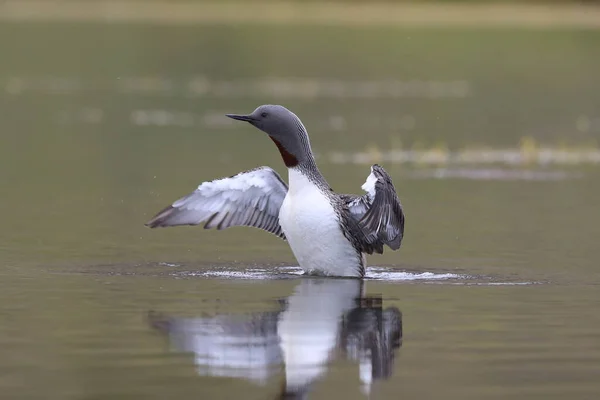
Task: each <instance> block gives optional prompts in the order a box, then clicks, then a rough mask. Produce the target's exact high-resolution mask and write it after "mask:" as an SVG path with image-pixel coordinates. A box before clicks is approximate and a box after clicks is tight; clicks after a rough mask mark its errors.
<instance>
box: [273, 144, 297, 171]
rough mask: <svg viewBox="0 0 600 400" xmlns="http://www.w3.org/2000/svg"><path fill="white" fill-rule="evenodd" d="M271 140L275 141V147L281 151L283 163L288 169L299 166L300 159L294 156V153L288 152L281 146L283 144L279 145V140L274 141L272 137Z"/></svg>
mask: <svg viewBox="0 0 600 400" xmlns="http://www.w3.org/2000/svg"><path fill="white" fill-rule="evenodd" d="M269 137H270V136H269ZM271 140H272V141H273V143H275V145H276V146H277V148H278V149H279V153H280V154H281V158H283V162H284V164H285V166H286V167H288V168H292V167H295V166H296V165H298V159H297V158H296V156H295V155H293V154H292V153H290V152H289V151H287V150H286V149H285V148H284V147H283V146H282V145H281V143H279V142H278V141H277V140H275V139H273V138H272V137H271Z"/></svg>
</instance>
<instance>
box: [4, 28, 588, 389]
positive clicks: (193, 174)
mask: <svg viewBox="0 0 600 400" xmlns="http://www.w3.org/2000/svg"><path fill="white" fill-rule="evenodd" d="M265 37H268V38H269V40H265ZM323 37H327V38H328V39H329V40H328V41H324V40H317V39H319V38H323ZM290 43H296V46H297V47H296V48H295V49H291V47H290V46H289V44H290ZM373 43H376V45H373ZM599 44H600V34H599V33H598V32H595V31H560V32H550V31H549V32H544V31H535V32H534V31H510V32H508V31H495V30H486V31H463V30H459V29H455V30H449V31H443V30H436V29H425V30H422V29H393V28H386V29H383V28H382V29H378V28H352V29H350V28H343V27H338V28H324V27H321V28H313V27H304V28H303V27H261V26H253V27H243V26H237V27H223V26H213V27H210V26H199V27H190V26H187V27H178V26H171V27H167V26H165V27H152V26H145V25H131V26H129V25H86V24H42V23H39V24H28V23H21V24H10V23H4V24H2V25H0V50H1V52H2V54H3V57H2V58H3V62H2V63H1V65H0V100H1V107H0V135H1V137H2V145H1V146H0V167H1V168H0V177H1V178H2V182H3V185H2V187H3V190H2V196H1V200H0V210H1V211H2V214H3V224H2V227H0V275H1V279H0V318H1V321H2V323H1V324H0V352H1V354H2V357H0V372H1V373H0V392H1V393H2V398H11V399H12V398H14V399H21V398H22V399H37V398H44V399H54V398H56V399H83V398H85V399H112V398H114V399H137V398H145V399H150V398H156V399H164V398H210V399H221V398H222V399H226V398H232V397H236V396H237V397H241V396H243V397H244V398H246V399H264V398H271V399H272V398H278V397H281V396H284V395H287V396H290V398H292V397H293V396H297V397H299V398H301V397H302V396H307V397H310V398H314V399H320V398H322V399H326V398H338V397H339V398H347V399H354V398H357V399H359V398H366V397H368V396H370V397H371V398H379V399H396V398H414V399H427V398H441V397H444V398H450V399H465V398H470V399H471V398H472V399H501V398H502V399H505V398H519V399H521V398H522V399H537V398H539V399H542V398H543V399H549V398H551V399H553V398H556V399H565V398H568V399H595V398H597V396H598V394H599V393H600V381H599V380H598V377H599V376H600V314H599V313H598V305H599V302H600V294H599V290H600V286H599V285H600V272H599V271H600V269H599V268H598V260H599V258H600V246H598V238H599V237H600V214H599V213H598V204H600V187H599V185H598V182H600V169H599V168H600V165H599V164H598V163H594V162H591V161H589V160H588V161H581V162H579V161H578V160H580V158H577V157H578V156H574V157H575V158H571V159H570V160H571V161H568V162H566V161H565V162H561V161H560V160H559V159H556V158H553V159H552V160H550V161H548V162H546V163H545V164H543V165H542V164H540V163H539V162H538V161H539V160H538V158H535V157H534V159H535V160H538V161H535V160H534V161H533V162H529V163H528V161H527V160H528V155H530V154H534V153H535V154H537V153H536V151H537V150H536V149H537V148H538V147H539V146H549V147H551V148H554V149H559V150H560V149H573V148H575V147H577V148H578V149H580V148H581V149H583V150H582V151H584V150H585V151H588V150H589V146H590V143H593V142H594V140H597V139H599V138H600V113H599V112H598V107H597V105H598V104H600V97H599V96H600V94H599V93H600V81H598V79H597V71H598V70H600V57H599V56H598V52H597V48H598V46H599ZM373 60H376V62H373ZM262 103H282V104H285V105H287V106H288V107H289V108H291V109H293V110H295V111H296V112H297V114H299V115H300V117H301V118H302V119H303V121H304V122H305V125H306V126H307V128H308V130H309V133H311V134H312V136H311V138H312V144H313V147H314V148H315V150H316V151H317V153H318V157H319V160H318V162H319V165H320V167H321V170H322V172H323V173H324V174H325V176H326V177H327V179H328V180H329V182H330V183H331V185H332V186H333V187H334V188H335V189H336V190H338V191H341V192H354V193H359V192H360V189H359V188H360V185H361V184H362V183H363V181H364V179H365V178H366V176H367V175H368V171H369V169H368V165H369V163H370V162H374V161H380V162H382V163H383V164H384V166H385V167H386V169H387V170H388V171H389V172H390V173H391V175H392V176H393V178H394V182H395V185H396V187H397V189H398V192H399V194H400V197H401V199H402V202H403V204H404V207H405V210H406V214H407V224H406V239H405V242H404V243H403V247H402V249H401V250H400V251H399V252H395V253H392V252H389V253H387V252H386V254H385V255H383V256H378V257H371V258H370V263H371V265H372V266H373V267H372V268H371V269H369V271H368V279H367V280H366V281H365V282H364V283H360V282H358V281H354V280H342V279H325V280H323V279H316V278H305V277H302V276H300V275H299V271H298V269H297V267H296V265H295V260H294V259H293V257H292V255H291V252H290V250H289V248H288V247H287V245H286V244H285V243H284V242H282V241H279V240H278V239H277V238H275V237H272V236H271V235H269V234H267V233H265V232H261V231H256V230H250V229H243V228H234V229H230V230H227V231H224V232H214V231H210V232H209V231H204V230H202V229H200V228H188V227H182V228H173V229H162V230H152V231H151V230H148V229H146V228H144V226H143V223H144V222H145V221H146V220H148V218H149V217H151V216H152V214H153V213H155V212H156V211H158V210H159V209H160V208H162V207H164V206H165V205H167V204H169V203H170V202H171V201H173V200H175V199H176V198H178V197H179V196H182V195H184V194H187V193H188V192H190V191H191V190H193V188H194V187H195V186H196V185H197V184H199V183H200V182H202V181H204V180H209V179H213V178H216V177H220V176H228V175H232V174H234V173H237V172H239V171H240V170H244V169H249V168H253V167H255V166H259V165H271V166H273V167H274V168H276V169H277V170H278V171H279V172H280V173H282V174H284V172H285V171H284V168H282V165H281V162H280V160H279V159H278V155H277V153H276V151H275V149H274V148H273V146H272V144H271V143H270V142H269V141H268V139H267V138H266V137H265V136H264V135H263V134H261V133H260V132H258V131H255V130H252V129H251V128H250V127H246V126H243V125H240V124H231V123H229V121H227V120H226V118H224V117H223V114H224V113H226V112H240V113H241V112H249V111H251V110H253V109H254V107H256V106H257V105H259V104H262ZM523 138H528V139H527V140H526V141H523ZM527 143H530V144H531V143H534V145H529V147H528V145H527ZM578 146H579V147H578ZM471 147H475V148H489V149H514V151H513V150H511V151H512V153H510V154H512V155H510V154H509V156H507V157H508V159H507V160H506V162H502V161H499V162H498V161H496V162H491V163H486V162H484V161H482V162H481V163H471V162H468V160H465V159H461V158H460V157H459V158H457V159H455V160H454V161H444V162H441V163H436V162H421V163H419V162H413V161H410V160H404V159H391V158H390V159H387V161H386V159H385V158H384V159H383V161H381V157H384V155H382V154H384V153H385V151H387V150H390V149H394V148H398V149H400V148H401V149H416V150H419V149H427V148H435V149H438V150H439V149H442V150H439V151H442V152H444V151H446V152H447V151H450V152H460V151H461V149H465V148H471ZM592 147H594V146H593V145H592ZM581 149H580V150H581ZM594 149H595V147H594V148H593V149H592V150H594ZM439 151H438V152H439ZM339 154H343V155H345V156H344V157H340V156H339ZM357 154H363V155H366V156H364V157H366V159H365V158H364V157H363V158H361V157H362V156H361V157H358V156H357V157H354V155H357ZM410 154H412V153H410ZM436 154H437V153H436ZM482 154H483V153H482ZM515 154H516V157H522V158H519V159H518V160H515V159H512V158H511V157H513V156H515ZM561 154H562V153H561ZM573 154H579V153H576V152H575V153H573ZM484 155H485V154H484ZM484 158H485V157H484ZM559 158H560V157H559ZM584 158H585V157H583V156H582V158H581V159H584ZM361 160H363V161H361ZM510 160H512V161H510ZM557 160H558V161H557ZM421 161H423V160H421ZM425 161H426V160H425ZM283 176H285V175H283Z"/></svg>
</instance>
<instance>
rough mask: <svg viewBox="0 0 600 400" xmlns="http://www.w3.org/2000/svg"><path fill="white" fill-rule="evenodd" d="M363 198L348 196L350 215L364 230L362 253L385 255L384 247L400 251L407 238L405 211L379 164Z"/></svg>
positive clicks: (362, 230) (369, 178)
mask: <svg viewBox="0 0 600 400" xmlns="http://www.w3.org/2000/svg"><path fill="white" fill-rule="evenodd" d="M362 189H363V190H365V191H366V192H367V194H365V195H364V196H361V197H351V196H345V199H346V202H347V203H346V204H347V206H348V210H349V212H350V214H351V215H352V216H353V217H354V220H356V221H358V222H357V227H358V229H359V230H360V231H361V235H359V237H360V242H361V243H360V245H361V247H362V251H363V252H365V253H368V254H372V253H373V252H374V251H375V252H377V253H380V254H381V253H383V245H387V246H388V247H389V248H391V249H392V250H398V249H399V248H400V244H401V243H402V238H403V236H404V212H403V210H402V204H400V200H399V199H398V196H397V194H396V189H395V188H394V184H393V183H392V179H391V178H390V176H389V175H388V173H387V172H386V171H385V170H384V169H383V168H382V167H381V166H379V165H377V164H374V165H373V166H372V167H371V174H370V175H369V176H368V177H367V180H366V182H365V183H364V185H362Z"/></svg>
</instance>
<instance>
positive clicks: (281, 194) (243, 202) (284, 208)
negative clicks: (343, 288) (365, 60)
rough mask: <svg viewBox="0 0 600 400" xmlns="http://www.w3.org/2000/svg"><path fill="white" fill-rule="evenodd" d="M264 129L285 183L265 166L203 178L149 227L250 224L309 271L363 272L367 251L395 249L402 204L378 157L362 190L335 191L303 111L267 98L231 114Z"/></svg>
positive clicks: (400, 230) (346, 274) (348, 274)
mask: <svg viewBox="0 0 600 400" xmlns="http://www.w3.org/2000/svg"><path fill="white" fill-rule="evenodd" d="M226 116H227V117H229V118H232V119H234V120H237V121H243V122H246V123H249V124H250V125H252V126H254V127H256V128H258V129H260V130H261V131H263V132H265V133H266V134H267V135H268V137H269V138H270V139H271V140H272V141H273V142H274V143H275V146H276V147H277V149H278V150H279V153H280V155H281V158H282V160H283V163H284V164H285V166H286V167H287V169H288V181H289V186H288V184H286V183H285V181H284V180H283V179H282V178H281V176H280V175H279V174H278V173H277V172H276V171H275V170H273V169H272V168H270V167H268V166H262V167H258V168H254V169H250V170H248V171H243V172H240V173H238V174H237V175H233V176H230V177H225V178H220V179H215V180H213V181H208V182H204V183H202V184H200V185H199V186H198V188H197V189H196V190H194V191H193V192H192V193H190V194H188V195H186V196H184V197H182V198H180V199H179V200H177V201H175V202H173V203H172V204H171V205H169V206H167V207H166V208H164V209H163V210H161V211H160V212H158V213H157V214H156V215H155V216H154V217H153V218H152V219H151V220H150V221H148V222H147V223H146V224H145V225H146V226H148V227H150V228H158V227H170V226H178V225H199V224H201V223H204V228H205V229H211V228H216V229H218V230H222V229H225V228H229V227H233V226H250V227H255V228H260V229H262V230H265V231H267V232H270V233H272V234H274V235H276V236H278V237H280V238H281V239H283V240H286V241H287V242H288V244H289V246H290V247H291V250H292V253H293V254H294V256H295V258H296V260H297V261H298V264H299V266H300V268H302V270H303V271H304V273H305V274H306V275H316V276H334V277H348V278H364V277H365V269H366V255H368V254H373V253H377V254H382V253H383V250H384V246H387V247H388V248H390V249H391V250H398V249H399V248H400V246H401V243H402V239H403V237H404V221H405V216H404V210H403V207H402V204H401V203H400V199H399V198H398V195H397V193H396V189H395V187H394V184H393V182H392V179H391V177H390V176H389V174H388V173H387V172H386V171H385V169H384V168H383V167H381V166H380V165H378V164H373V165H372V166H371V170H370V174H369V175H368V177H367V179H366V181H365V183H364V184H363V185H362V186H361V188H362V189H363V190H364V191H365V192H366V193H365V194H363V195H353V194H341V193H336V192H334V190H333V189H332V188H331V187H330V186H329V184H328V183H327V181H326V180H325V177H324V176H323V175H322V174H321V172H320V171H319V168H318V167H317V163H316V161H315V157H314V155H313V152H312V149H311V146H310V141H309V136H308V133H307V130H306V128H305V127H304V125H303V124H302V122H301V120H300V118H298V117H297V116H296V114H294V113H293V112H292V111H290V110H288V109H287V108H285V107H284V106H281V105H272V104H265V105H261V106H259V107H257V108H256V109H255V110H254V111H253V112H252V113H250V114H226Z"/></svg>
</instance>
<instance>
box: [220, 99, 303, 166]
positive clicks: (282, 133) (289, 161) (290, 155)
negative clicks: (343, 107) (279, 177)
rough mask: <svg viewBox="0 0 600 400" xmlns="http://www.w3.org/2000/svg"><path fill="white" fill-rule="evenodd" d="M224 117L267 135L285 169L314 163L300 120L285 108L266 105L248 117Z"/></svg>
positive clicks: (235, 115)
mask: <svg viewBox="0 0 600 400" xmlns="http://www.w3.org/2000/svg"><path fill="white" fill-rule="evenodd" d="M226 115H227V116H228V117H229V118H233V119H237V120H238V121H246V122H248V123H250V124H251V125H254V126H255V127H257V128H258V129H260V130H261V131H263V132H265V133H267V135H269V137H270V138H271V139H272V140H273V142H275V144H276V145H277V148H278V149H279V152H280V153H281V157H282V158H283V161H284V162H285V165H286V166H287V167H295V166H297V165H298V164H300V163H310V162H314V159H313V156H312V153H311V150H310V143H309V141H308V134H307V133H306V128H304V125H302V122H301V121H300V118H298V117H297V116H296V114H294V113H293V112H291V111H290V110H288V109H287V108H285V107H283V106H279V105H270V104H266V105H262V106H260V107H258V108H257V109H256V110H254V111H253V112H252V113H251V114H248V115H238V114H226Z"/></svg>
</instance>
